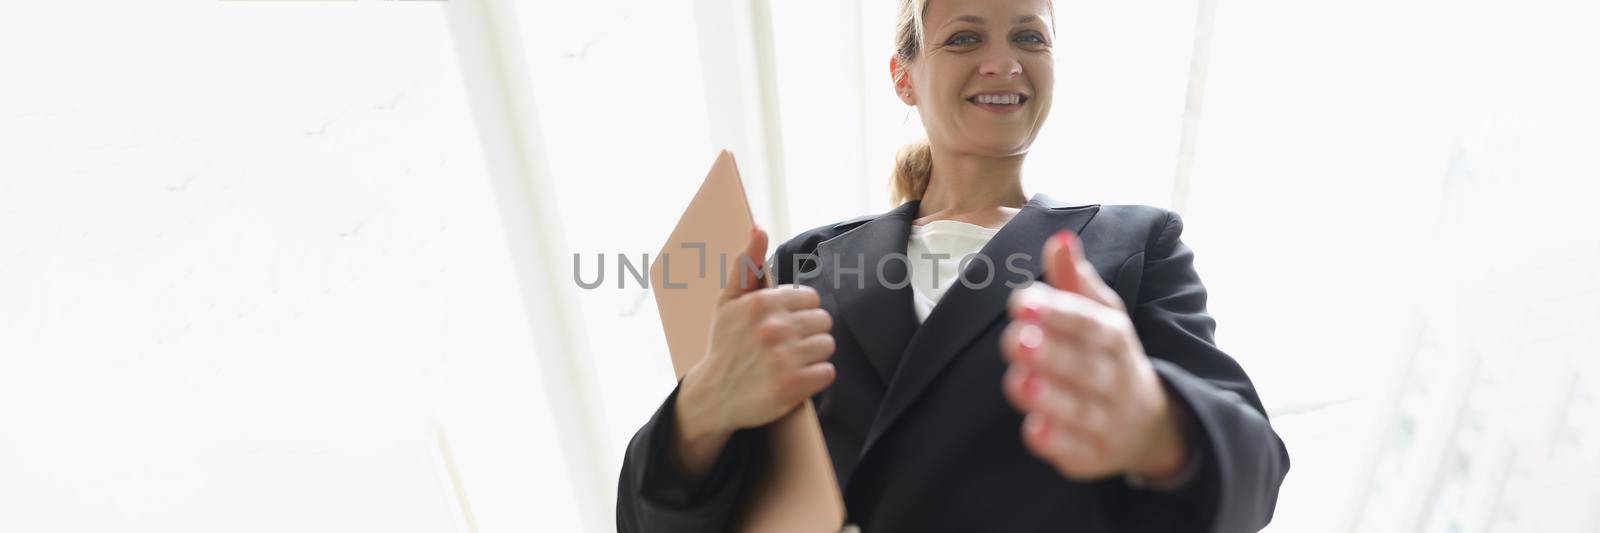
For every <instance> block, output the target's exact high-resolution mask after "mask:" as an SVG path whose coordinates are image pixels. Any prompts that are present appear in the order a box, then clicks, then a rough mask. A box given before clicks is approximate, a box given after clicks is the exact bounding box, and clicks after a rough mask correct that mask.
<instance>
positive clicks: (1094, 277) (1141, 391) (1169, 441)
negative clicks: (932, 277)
mask: <svg viewBox="0 0 1600 533" xmlns="http://www.w3.org/2000/svg"><path fill="white" fill-rule="evenodd" d="M1044 254H1045V255H1044V267H1045V282H1046V283H1047V284H1048V285H1046V284H1041V283H1034V284H1032V285H1031V286H1030V287H1027V288H1022V289H1018V290H1016V291H1013V292H1012V294H1011V299H1010V302H1009V303H1008V307H1009V313H1010V315H1011V318H1012V321H1011V324H1010V326H1008V327H1007V328H1006V330H1005V332H1004V334H1003V336H1002V337H1001V340H1000V351H1001V353H1002V354H1004V355H1005V358H1006V360H1007V361H1009V362H1010V363H1011V366H1010V370H1008V371H1007V372H1006V375H1005V378H1004V384H1003V388H1004V390H1005V394H1006V397H1007V399H1009V400H1010V401H1011V404H1012V405H1014V406H1016V408H1017V409H1018V410H1019V411H1021V412H1022V413H1023V414H1024V415H1025V419H1024V421H1023V424H1022V441H1023V443H1024V444H1025V445H1026V446H1027V447H1028V449H1029V450H1030V451H1032V452H1033V453H1034V454H1035V455H1037V456H1039V458H1041V459H1043V460H1045V462H1048V463H1049V464H1051V465H1052V466H1054V467H1055V468H1056V470H1058V471H1060V472H1061V474H1062V475H1064V476H1066V477H1068V478H1072V479H1076V480H1081V481H1090V480H1096V479H1101V478H1105V477H1109V476H1112V475H1116V474H1122V473H1132V474H1135V475H1138V476H1140V477H1142V478H1144V479H1146V480H1153V481H1156V482H1160V481H1162V480H1167V479H1170V478H1172V477H1173V476H1175V475H1177V474H1178V473H1179V472H1181V471H1182V470H1183V468H1184V466H1185V463H1186V461H1187V460H1188V459H1189V442H1188V440H1189V439H1188V435H1186V434H1185V433H1186V432H1187V431H1186V426H1187V424H1186V423H1185V421H1186V420H1187V417H1188V416H1189V415H1188V414H1187V413H1185V412H1183V409H1184V407H1183V405H1182V402H1179V401H1175V400H1174V399H1173V398H1172V397H1171V396H1170V395H1169V394H1168V393H1167V390H1166V388H1165V387H1163V386H1162V385H1161V379H1160V378H1159V377H1158V376H1157V375H1156V372H1155V368H1154V367H1152V366H1151V364H1150V360H1149V358H1148V357H1147V356H1146V355H1145V353H1144V347H1143V346H1142V345H1141V343H1140V342H1139V336H1138V334H1137V333H1136V332H1135V331H1134V328H1133V322H1132V320H1131V319H1130V318H1129V317H1128V311H1127V308H1126V306H1125V305H1124V304H1123V302H1122V299H1121V297H1119V296H1117V293H1116V291H1113V290H1112V289H1111V288H1110V287H1107V286H1106V285H1105V283H1104V282H1102V281H1101V280H1100V276H1099V275H1098V274H1096V273H1095V271H1094V268H1093V266H1091V265H1090V264H1089V262H1088V260H1086V259H1084V257H1083V252H1082V250H1081V249H1080V247H1079V244H1078V240H1077V237H1076V236H1075V235H1073V234H1072V233H1071V232H1068V231H1063V232H1061V233H1059V234H1057V235H1056V236H1055V237H1052V238H1051V239H1050V240H1049V241H1048V242H1046V243H1045V247H1044Z"/></svg>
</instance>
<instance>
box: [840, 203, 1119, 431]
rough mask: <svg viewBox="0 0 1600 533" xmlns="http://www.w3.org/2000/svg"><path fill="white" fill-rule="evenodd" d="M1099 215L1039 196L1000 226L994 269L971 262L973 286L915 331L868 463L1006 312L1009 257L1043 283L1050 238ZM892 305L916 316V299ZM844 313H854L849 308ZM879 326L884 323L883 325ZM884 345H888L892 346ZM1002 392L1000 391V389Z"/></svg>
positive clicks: (956, 289)
mask: <svg viewBox="0 0 1600 533" xmlns="http://www.w3.org/2000/svg"><path fill="white" fill-rule="evenodd" d="M1099 210H1100V206H1099V205H1081V206H1067V205H1063V204H1059V203H1057V202H1055V201H1054V200H1052V199H1051V198H1050V197H1048V196H1045V195H1043V194H1038V195H1034V197H1033V199H1032V200H1030V201H1029V202H1028V204H1027V205H1026V206H1024V207H1023V208H1022V211H1020V212H1018V213H1017V215H1016V217H1015V218H1013V219H1012V220H1011V221H1010V222H1008V223H1007V224H1006V225H1005V226H1003V227H1001V228H1000V231H999V232H998V233H996V234H995V236H994V237H993V238H991V239H990V240H989V243H988V244H987V245H985V246H984V247H983V250H982V252H981V253H982V254H983V255H984V256H985V257H988V258H989V259H990V260H991V261H992V264H989V263H986V262H984V261H979V260H974V261H972V262H971V264H970V265H968V266H967V270H966V272H965V273H963V279H965V280H968V281H967V283H970V284H971V285H972V286H970V287H969V286H967V285H964V284H962V283H961V282H960V281H959V280H958V281H957V283H956V284H955V285H954V286H952V287H950V288H949V289H948V290H947V291H946V292H945V294H944V296H943V297H942V298H941V299H940V301H939V303H938V304H937V305H935V306H934V309H933V312H932V313H931V314H929V315H928V318H927V320H926V321H924V323H923V324H922V327H920V328H917V329H916V333H915V334H914V335H913V336H912V337H911V340H910V342H909V343H908V344H907V345H905V352H904V355H902V356H901V358H902V359H904V361H902V362H901V364H900V365H899V368H898V370H897V371H894V372H892V378H891V379H890V382H889V390H888V391H887V392H886V393H885V395H884V398H883V402H882V403H880V404H879V405H878V413H877V415H876V417H875V418H874V419H873V422H872V427H871V429H870V430H869V431H868V433H867V440H866V442H865V443H864V444H863V445H862V447H861V455H860V457H861V458H865V457H866V456H867V453H868V452H870V451H871V450H872V447H873V444H874V443H876V442H877V441H878V439H879V438H881V437H882V436H883V434H884V433H885V432H886V431H888V430H889V428H890V427H892V426H893V425H894V423H895V421H896V420H898V419H899V418H900V416H901V415H902V414H904V413H905V411H906V409H908V408H910V407H911V405H912V403H913V402H914V401H915V400H916V398H917V396H918V395H920V394H921V393H922V392H923V390H924V389H926V388H927V387H928V385H929V384H931V383H932V382H933V381H934V378H936V377H938V375H939V372H940V371H941V370H942V369H944V367H945V366H946V365H948V364H949V363H950V361H951V360H952V359H954V358H955V356H956V355H957V354H960V353H962V352H963V351H965V350H966V349H967V345H968V344H971V343H972V341H973V340H975V339H976V338H977V337H978V336H979V335H980V334H981V333H983V332H984V330H986V329H988V328H989V327H990V326H991V325H992V324H994V323H995V321H997V320H999V319H1000V318H1001V317H1002V316H1003V315H1004V314H1005V308H1006V300H1007V298H1009V297H1010V295H1011V290H1012V289H1011V287H1009V286H1008V285H1007V283H1006V282H1007V281H1010V282H1012V283H1013V284H1015V283H1018V282H1019V281H1018V277H1019V275H1018V274H1017V273H1016V272H1013V271H1011V270H1008V267H1007V264H1008V259H1009V258H1011V257H1012V256H1013V255H1014V254H1016V255H1018V256H1019V258H1018V259H1017V260H1016V261H1012V262H1010V264H1011V265H1012V268H1013V269H1024V270H1026V271H1027V279H1029V280H1036V279H1039V278H1040V277H1041V276H1042V275H1043V272H1044V262H1043V259H1044V258H1043V257H1042V255H1043V254H1042V252H1043V250H1044V243H1045V240H1047V239H1049V238H1050V236H1051V235H1054V234H1055V233H1056V232H1058V231H1061V230H1064V229H1070V230H1072V231H1073V232H1074V233H1078V232H1081V231H1082V230H1083V228H1084V226H1086V225H1088V223H1089V220H1090V219H1092V218H1094V215H1095V214H1096V213H1098V212H1099ZM913 212H914V211H913ZM897 229H898V228H897ZM903 231H905V232H906V233H905V234H902V235H900V236H899V243H900V246H901V247H902V248H903V246H904V243H905V240H906V238H907V236H908V235H909V231H910V230H909V228H906V229H905V230H903ZM902 253H903V252H902ZM952 260H954V258H952ZM991 275H992V276H993V277H992V278H991V277H990V276H991ZM891 279H895V278H891ZM985 279H990V280H991V281H990V282H989V283H987V284H985V283H983V281H984V280H985ZM907 290H909V289H907ZM871 301H872V300H871V299H868V300H864V301H861V302H858V303H857V305H860V304H861V303H867V302H871ZM843 303H844V302H841V304H843ZM893 306H894V307H897V308H904V309H907V310H909V309H910V306H911V303H910V299H909V296H905V297H899V298H896V299H895V300H894V302H893ZM845 309H847V310H848V309H850V308H849V307H848V306H846V307H845ZM872 311H878V309H873V310H872ZM873 316H877V315H866V317H873ZM913 317H914V315H913ZM913 319H914V318H913ZM858 320H860V319H858ZM872 323H873V324H878V322H876V321H874V322H872ZM856 331H858V332H859V331H863V330H861V329H857V330H856ZM865 331H871V332H872V333H866V334H863V335H862V338H863V340H865V339H866V338H871V337H872V336H873V335H874V334H876V333H878V332H879V331H878V330H877V328H873V329H868V330H865ZM883 347H885V348H886V347H888V346H887V343H885V346H883ZM995 386H996V387H998V386H999V383H996V384H995Z"/></svg>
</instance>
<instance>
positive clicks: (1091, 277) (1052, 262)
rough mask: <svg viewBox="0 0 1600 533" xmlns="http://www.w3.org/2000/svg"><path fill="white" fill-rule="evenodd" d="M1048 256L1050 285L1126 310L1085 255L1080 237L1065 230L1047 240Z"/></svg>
mask: <svg viewBox="0 0 1600 533" xmlns="http://www.w3.org/2000/svg"><path fill="white" fill-rule="evenodd" d="M1044 257H1045V274H1046V280H1047V281H1049V284H1050V286H1052V287H1055V288H1058V289H1061V290H1065V291H1069V292H1072V293H1076V294H1080V295H1083V296H1084V297H1086V298H1089V299H1091V300H1094V301H1095V302H1098V303H1099V304H1101V305H1104V306H1106V307H1112V308H1116V309H1123V308H1124V306H1123V304H1122V297H1121V296H1117V291H1114V290H1112V289H1111V287H1108V286H1106V284H1105V282H1104V281H1102V280H1101V279H1100V274H1099V273H1097V272H1095V270H1094V265H1093V264H1090V263H1089V260H1088V258H1086V257H1085V256H1084V254H1083V243H1082V241H1080V240H1079V239H1078V237H1077V235H1076V234H1074V233H1072V232H1071V231H1067V230H1062V231H1061V232H1060V233H1057V234H1056V235H1055V236H1054V237H1051V238H1050V240H1048V241H1045V243H1044ZM1058 281H1059V284H1058V283H1057V282H1058Z"/></svg>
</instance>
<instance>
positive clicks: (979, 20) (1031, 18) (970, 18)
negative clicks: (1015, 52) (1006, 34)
mask: <svg viewBox="0 0 1600 533" xmlns="http://www.w3.org/2000/svg"><path fill="white" fill-rule="evenodd" d="M1038 20H1041V19H1040V18H1039V16H1038V15H1022V16H1020V17H1017V18H1016V19H1015V20H1012V21H1011V23H1012V24H1027V23H1029V22H1035V21H1038ZM957 22H970V23H973V24H977V25H980V26H981V25H983V24H984V23H986V22H988V20H985V19H984V18H983V17H980V16H977V15H962V16H959V17H956V18H954V19H951V21H950V22H946V23H945V24H944V25H946V26H949V25H951V24H954V23H957Z"/></svg>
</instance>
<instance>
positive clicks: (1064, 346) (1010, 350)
mask: <svg viewBox="0 0 1600 533" xmlns="http://www.w3.org/2000/svg"><path fill="white" fill-rule="evenodd" d="M1000 336H1001V341H1000V351H1001V354H1002V355H1003V356H1004V357H1005V358H1006V360H1007V361H1010V362H1012V363H1014V364H1020V365H1025V366H1026V367H1027V369H1028V370H1031V371H1034V372H1037V373H1039V374H1041V375H1042V376H1043V377H1044V378H1045V379H1048V380H1050V381H1051V382H1052V383H1056V384H1059V385H1061V386H1066V387H1074V388H1077V389H1081V390H1082V391H1083V392H1085V393H1087V394H1091V395H1094V396H1096V397H1099V398H1111V397H1114V396H1115V391H1114V390H1113V389H1114V388H1115V386H1114V379H1115V376H1114V375H1112V374H1113V372H1114V371H1115V369H1116V367H1115V366H1114V361H1112V360H1111V359H1110V358H1107V357H1102V356H1098V355H1095V354H1092V353H1086V351H1085V350H1084V349H1083V348H1081V347H1079V346H1077V345H1074V344H1071V343H1068V342H1064V341H1065V340H1066V339H1064V338H1060V337H1056V338H1052V336H1051V335H1050V334H1049V333H1046V332H1045V330H1044V328H1041V327H1040V326H1039V325H1037V324H1033V323H1030V322H1026V321H1018V322H1013V323H1012V324H1011V325H1010V326H1007V327H1006V329H1005V330H1004V331H1002V332H1001V333H1000Z"/></svg>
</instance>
